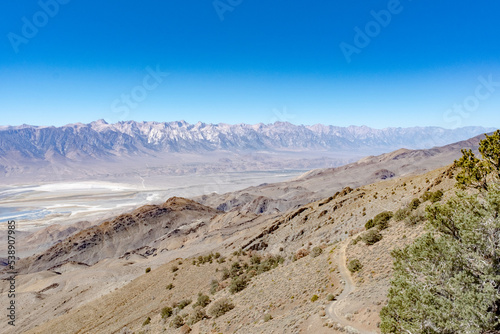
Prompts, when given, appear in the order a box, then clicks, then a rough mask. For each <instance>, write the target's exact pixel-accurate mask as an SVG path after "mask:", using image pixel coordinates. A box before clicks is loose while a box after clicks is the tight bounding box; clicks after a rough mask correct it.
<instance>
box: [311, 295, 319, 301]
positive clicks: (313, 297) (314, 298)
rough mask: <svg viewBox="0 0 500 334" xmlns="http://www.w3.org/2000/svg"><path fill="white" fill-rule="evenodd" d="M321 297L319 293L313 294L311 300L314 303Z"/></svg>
mask: <svg viewBox="0 0 500 334" xmlns="http://www.w3.org/2000/svg"><path fill="white" fill-rule="evenodd" d="M318 299H319V297H318V295H313V296H312V297H311V301H312V302H313V303H314V302H315V301H317V300H318Z"/></svg>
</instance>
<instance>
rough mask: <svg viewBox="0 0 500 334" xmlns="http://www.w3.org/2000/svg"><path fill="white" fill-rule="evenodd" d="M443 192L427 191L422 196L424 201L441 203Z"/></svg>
mask: <svg viewBox="0 0 500 334" xmlns="http://www.w3.org/2000/svg"><path fill="white" fill-rule="evenodd" d="M443 195H444V193H443V191H442V190H436V191H435V192H432V191H426V192H425V193H424V194H423V195H422V201H424V202H426V201H431V202H432V203H436V202H439V201H440V200H441V199H442V198H443Z"/></svg>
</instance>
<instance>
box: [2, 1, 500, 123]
mask: <svg viewBox="0 0 500 334" xmlns="http://www.w3.org/2000/svg"><path fill="white" fill-rule="evenodd" d="M499 12H500V3H498V2H496V1H491V0H488V1H483V0H479V1H475V2H472V1H462V2H457V1H447V0H445V1H424V0H413V1H409V0H401V1H397V0H390V1H378V0H377V1H352V0H349V1H328V0H309V1H283V0H265V1H264V0H252V1H250V0H217V1H210V0H209V1H194V0H175V1H166V0H162V1H160V0H154V1H153V0H151V1H142V2H139V1H127V0H119V1H118V0H110V1H94V0H85V1H82V0H42V1H3V2H2V3H0V13H2V14H1V20H0V125H7V124H8V125H19V124H23V123H26V124H35V125H63V124H67V123H74V122H83V123H88V122H91V121H93V120H97V119H101V118H103V119H105V120H107V121H108V122H117V121H121V120H129V119H132V120H136V121H174V120H181V119H184V120H186V121H188V122H191V123H194V122H197V121H203V122H212V123H219V122H224V123H259V122H263V123H270V122H274V121H277V120H278V121H289V122H291V123H295V124H315V123H323V124H333V125H340V126H347V125H368V126H372V127H377V128H383V127H388V126H402V127H407V126H427V125H434V126H442V127H446V128H452V127H457V126H467V125H483V126H497V127H500V112H499V111H500V39H499V37H498V36H499V33H500V20H498V13H499ZM358 28H359V29H358ZM359 31H361V33H359ZM341 45H343V48H341ZM346 50H348V51H346ZM353 50H355V51H353ZM346 54H347V57H346ZM155 71H156V72H157V73H156V75H152V74H151V73H152V72H155ZM166 73H168V75H167V74H166Z"/></svg>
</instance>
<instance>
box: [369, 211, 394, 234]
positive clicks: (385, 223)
mask: <svg viewBox="0 0 500 334" xmlns="http://www.w3.org/2000/svg"><path fill="white" fill-rule="evenodd" d="M393 215H394V214H393V213H392V212H391V211H384V212H381V213H379V214H378V215H376V216H375V217H374V218H373V224H374V225H375V226H376V227H377V228H378V229H379V230H385V229H386V228H388V227H389V220H390V219H391V218H392V216H393Z"/></svg>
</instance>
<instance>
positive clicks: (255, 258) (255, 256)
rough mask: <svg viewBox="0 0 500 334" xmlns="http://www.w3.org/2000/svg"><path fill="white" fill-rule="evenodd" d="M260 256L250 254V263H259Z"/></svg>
mask: <svg viewBox="0 0 500 334" xmlns="http://www.w3.org/2000/svg"><path fill="white" fill-rule="evenodd" d="M260 261H261V257H260V256H258V255H252V257H251V258H250V264H260Z"/></svg>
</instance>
